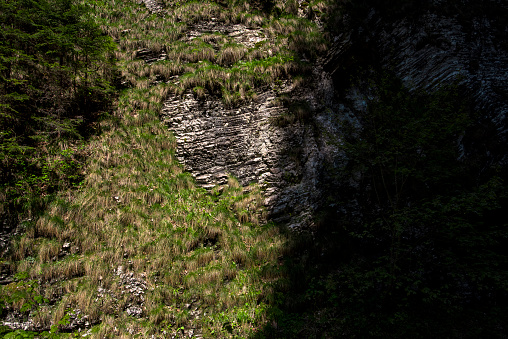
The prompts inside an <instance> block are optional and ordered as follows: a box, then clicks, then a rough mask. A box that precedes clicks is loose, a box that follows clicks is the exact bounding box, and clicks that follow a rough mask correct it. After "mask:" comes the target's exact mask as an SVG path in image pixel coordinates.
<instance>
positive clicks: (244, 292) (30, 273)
mask: <svg viewBox="0 0 508 339" xmlns="http://www.w3.org/2000/svg"><path fill="white" fill-rule="evenodd" d="M166 5H167V11H168V15H166V16H157V15H151V14H149V13H148V12H147V10H146V9H145V8H144V7H143V6H140V5H138V4H136V3H135V2H134V1H132V2H130V1H116V2H114V1H103V2H99V1H96V2H94V5H93V6H94V15H95V18H96V20H97V21H98V22H99V23H100V24H101V25H102V26H103V28H104V30H105V31H107V32H108V33H109V34H110V35H112V36H113V37H114V38H115V39H117V41H118V45H119V48H118V50H117V52H116V58H117V59H118V60H119V67H120V70H121V72H122V75H123V76H124V77H125V78H126V79H127V80H128V81H130V83H131V84H133V86H132V88H128V89H125V90H123V91H122V92H121V94H120V96H119V98H118V100H117V102H116V105H115V111H114V112H112V113H111V114H110V117H109V118H107V119H105V120H104V121H102V122H101V127H100V128H101V130H102V133H101V135H99V136H97V137H95V138H94V139H92V140H91V142H90V143H89V144H88V145H87V147H88V153H89V158H88V159H89V160H88V163H87V165H86V168H85V170H86V176H85V181H84V184H83V185H82V186H81V188H80V189H79V190H71V191H67V192H62V193H61V195H60V196H59V198H58V199H57V200H56V201H55V202H54V203H53V204H52V205H51V206H50V207H49V208H48V210H47V212H46V213H45V214H44V215H43V216H42V217H41V218H40V219H38V220H36V221H34V222H33V223H34V224H33V225H31V226H28V228H27V229H28V231H27V232H26V234H24V235H23V236H22V237H21V238H20V239H17V240H16V241H15V242H14V245H13V251H12V252H13V253H12V257H11V258H10V265H11V266H12V270H13V271H14V272H16V277H17V279H18V282H16V283H13V284H11V285H8V286H6V287H5V288H4V290H3V292H4V294H6V295H9V296H10V297H8V298H7V299H5V300H8V303H7V304H8V305H7V306H9V307H11V309H21V310H23V311H25V314H28V311H29V310H30V309H31V310H32V312H33V314H34V315H35V317H34V320H35V322H36V323H39V324H40V325H42V326H43V327H46V328H47V327H49V326H50V325H54V324H59V327H60V329H63V328H64V327H65V323H66V321H65V319H66V315H69V314H71V313H75V310H77V309H79V310H80V311H81V312H82V314H85V315H87V316H88V318H87V320H88V321H89V322H90V323H91V324H96V325H95V326H94V328H93V331H92V332H93V337H97V338H104V337H131V336H132V335H134V334H140V335H141V336H142V337H148V336H151V335H155V336H156V337H167V336H169V334H171V333H172V334H175V335H182V334H183V333H184V332H183V331H186V333H188V329H191V328H192V329H197V331H198V332H200V331H202V333H203V336H205V337H216V336H219V337H227V336H239V337H246V336H249V334H250V333H252V332H253V331H255V330H256V328H258V327H260V326H262V325H263V324H264V323H265V322H266V319H267V315H266V310H267V309H268V306H269V305H270V303H271V302H273V295H272V288H273V285H274V283H275V282H276V281H277V280H279V279H280V278H282V273H281V272H280V270H279V267H280V266H279V262H278V259H279V258H280V256H281V255H283V251H284V248H285V243H286V241H287V240H286V238H285V237H284V236H283V235H281V234H280V232H279V230H278V228H277V227H275V226H274V225H271V224H267V225H261V224H262V222H263V219H264V218H263V208H262V196H261V192H260V190H259V189H258V188H256V187H255V186H252V187H248V188H246V189H244V188H242V187H239V185H238V183H237V182H236V181H235V180H234V179H233V178H232V179H231V180H230V182H229V184H228V185H227V186H226V187H224V188H223V190H221V191H219V190H218V189H217V190H216V191H214V192H212V193H210V192H206V191H205V190H203V189H200V188H198V187H196V186H195V184H194V182H193V180H192V178H191V177H190V175H189V174H188V173H185V172H183V169H182V167H181V166H180V165H179V164H178V163H177V161H176V160H175V157H174V152H175V140H174V137H173V136H172V135H171V133H170V132H169V131H168V130H167V128H166V127H165V126H164V125H163V124H162V123H161V122H160V120H159V117H158V115H159V110H160V108H161V106H162V102H163V100H164V98H165V96H166V95H167V94H168V93H169V92H170V91H175V92H180V93H181V92H183V91H184V90H186V89H194V91H195V92H199V91H204V93H208V94H217V95H219V96H221V97H222V98H223V100H224V101H225V102H226V103H229V104H239V103H241V102H242V101H244V100H249V97H250V96H252V95H254V93H255V88H256V86H263V85H265V84H268V83H270V82H271V81H273V80H275V79H278V78H279V77H281V76H286V75H288V74H289V73H290V72H291V71H292V70H294V69H296V68H297V66H298V65H297V63H296V62H295V61H294V60H296V58H297V54H295V52H294V50H299V49H301V50H304V49H306V48H309V46H311V48H314V49H315V48H323V45H322V40H321V38H319V37H318V38H316V37H317V35H316V34H314V33H316V32H317V28H316V27H315V26H314V25H312V24H310V22H306V21H302V20H301V19H298V18H296V17H286V18H282V19H278V18H274V17H270V18H267V17H263V16H261V15H260V14H256V15H253V14H251V13H250V10H251V9H250V8H249V5H248V4H239V5H236V6H232V5H229V8H227V7H222V6H219V5H217V4H214V3H208V2H199V3H197V2H189V3H184V4H181V3H172V2H168V3H167V4H166ZM212 16H213V17H216V18H219V20H220V21H222V22H224V23H229V22H244V23H246V24H249V25H252V26H255V27H260V26H261V25H265V29H264V32H266V34H267V37H268V38H272V39H268V40H267V42H266V43H264V44H260V45H259V46H257V47H256V48H254V49H250V50H249V49H247V48H245V47H242V46H237V45H234V44H232V42H231V41H228V39H227V38H225V37H223V36H220V35H215V36H212V37H208V38H209V39H210V40H213V41H214V42H216V44H215V47H216V48H215V49H213V48H211V47H210V45H209V44H207V42H206V41H205V40H206V37H203V38H201V39H196V40H195V41H193V42H188V43H183V42H181V41H179V39H180V38H182V37H183V36H184V35H185V32H186V30H187V29H188V25H190V24H191V23H195V22H199V21H200V20H205V21H206V20H208V19H210V18H211V17H212ZM309 32H310V33H313V34H308V33H309ZM303 36H309V37H311V38H312V39H313V40H312V41H307V40H305V39H306V38H302V37H303ZM276 37H278V40H276V39H275V38H276ZM312 44H314V45H312ZM163 45H165V46H166V48H167V50H168V51H170V53H168V54H169V55H168V56H169V59H170V60H167V61H163V62H157V63H154V64H146V63H144V62H143V61H140V60H135V59H134V58H133V56H134V55H135V50H136V49H139V48H149V49H152V50H154V51H158V50H160V48H161V46H163ZM299 46H300V47H299ZM217 47H218V48H217ZM268 49H272V55H274V56H272V57H270V56H268V55H267V50H268ZM196 55H197V56H196ZM156 75H162V76H163V77H166V78H168V77H169V76H171V75H183V76H182V78H181V80H182V81H180V82H179V83H168V84H166V83H159V84H153V83H152V80H153V79H154V77H155V76H156ZM64 244H66V245H65V249H67V250H68V252H69V254H68V255H66V256H61V255H60V256H59V253H62V252H61V250H62V247H63V246H64ZM69 244H70V247H69ZM119 266H122V268H123V270H124V272H125V271H127V272H128V273H130V272H132V276H133V277H134V279H137V280H138V281H141V282H142V283H143V284H144V285H146V287H147V289H146V291H145V294H144V302H143V303H142V309H143V313H142V316H141V317H140V318H136V317H133V316H129V315H128V314H127V313H126V309H127V308H128V307H129V306H130V305H131V304H136V305H139V304H140V303H141V300H140V297H139V296H134V295H133V294H130V293H123V287H122V284H123V282H122V278H121V277H120V275H118V274H115V270H116V272H118V270H117V268H118V267H119ZM34 286H35V289H30V287H34ZM17 290H22V291H24V293H22V294H19V293H18V294H16V293H17V292H15V291H17ZM100 291H106V292H100ZM15 294H16V295H18V297H13V296H14V295H15ZM20 295H21V297H20ZM39 296H42V297H44V298H47V299H46V300H43V299H40V298H39ZM48 301H49V302H48ZM27 305H28V307H27ZM189 305H192V306H189ZM27 309H28V310H27ZM182 330H183V331H182Z"/></svg>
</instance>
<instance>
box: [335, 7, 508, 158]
mask: <svg viewBox="0 0 508 339" xmlns="http://www.w3.org/2000/svg"><path fill="white" fill-rule="evenodd" d="M461 6H462V7H456V6H454V5H453V4H452V2H450V3H442V2H437V1H434V2H433V3H432V4H430V5H427V6H426V7H425V10H424V11H422V12H421V13H414V12H413V11H411V12H410V13H409V12H408V13H405V12H402V14H400V13H399V15H395V16H394V17H390V13H389V12H388V10H385V12H383V11H382V9H381V8H374V9H370V10H369V12H368V13H365V19H363V21H362V23H361V25H360V27H358V26H352V24H351V23H346V24H345V25H344V27H345V31H344V32H343V33H341V34H339V35H338V36H337V37H336V38H335V41H334V44H333V47H332V48H331V50H330V53H329V56H328V59H327V61H326V66H325V68H326V69H327V71H329V72H330V73H331V74H332V76H333V77H334V78H335V79H337V80H339V81H340V78H341V77H343V76H344V74H343V73H341V72H343V70H344V68H341V66H343V65H344V64H348V63H349V62H350V59H351V57H352V56H354V57H356V58H359V59H360V60H362V62H363V63H364V65H362V67H368V65H369V64H370V65H374V66H375V67H380V68H383V69H387V70H391V71H393V72H394V73H395V74H396V75H397V76H398V77H399V78H400V79H402V81H403V82H404V84H405V85H406V86H407V87H409V88H412V89H423V90H427V91H434V90H436V89H438V88H439V87H441V86H442V85H444V84H452V83H454V84H457V85H458V86H459V87H460V88H461V89H462V90H463V95H464V97H467V98H470V99H471V101H472V103H473V107H472V108H473V109H474V110H476V111H478V112H480V113H482V115H483V121H482V123H484V124H485V123H487V124H493V126H495V127H493V129H494V130H493V131H492V133H491V134H496V137H497V138H499V140H498V141H497V143H505V142H506V141H507V137H508V135H507V132H508V121H507V119H506V116H507V113H508V100H507V99H508V90H507V89H508V45H507V44H506V41H507V38H508V29H507V26H506V17H507V16H508V4H507V3H506V2H500V1H480V2H474V1H463V2H462V4H461ZM422 7H424V6H422ZM345 18H346V19H345V21H348V19H351V18H348V17H347V16H346V17H345ZM352 22H355V23H356V24H357V21H354V20H352ZM490 137H493V135H491V136H490ZM501 153H505V152H504V151H502V152H501ZM503 158H504V159H503ZM497 161H499V162H501V163H506V161H507V159H506V157H505V156H504V155H502V154H499V155H498V159H497Z"/></svg>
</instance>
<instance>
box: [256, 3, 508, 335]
mask: <svg viewBox="0 0 508 339" xmlns="http://www.w3.org/2000/svg"><path fill="white" fill-rule="evenodd" d="M337 10H338V12H337V13H338V14H337V16H336V17H335V19H333V20H334V21H333V22H335V23H336V22H340V25H339V26H334V27H330V26H329V28H330V31H331V32H332V33H334V34H339V33H344V32H348V30H347V28H355V29H354V30H353V31H352V32H351V31H349V32H351V38H350V43H349V45H346V46H342V47H340V48H342V50H340V53H338V57H337V58H335V59H334V58H331V59H329V63H328V64H327V65H325V66H326V68H327V70H328V71H330V72H333V74H334V84H335V86H336V90H337V96H338V97H341V98H344V97H345V95H346V94H347V92H348V90H349V89H350V88H352V87H354V88H356V89H357V90H359V92H361V93H363V94H364V95H366V96H367V95H368V96H369V97H371V98H372V99H371V100H370V101H369V102H368V108H367V110H365V111H364V112H361V111H354V112H355V119H357V120H356V122H358V123H359V124H356V123H353V122H350V123H347V122H346V123H344V125H343V133H344V141H345V142H344V145H343V150H344V152H345V154H346V157H347V163H346V164H344V166H343V167H342V168H340V169H337V168H334V167H333V166H330V168H329V169H327V170H326V171H324V172H323V173H322V177H321V178H320V181H321V182H322V183H323V184H324V185H326V188H327V190H326V191H327V193H326V194H325V196H326V197H327V198H326V203H324V204H323V206H326V207H324V208H322V209H321V210H320V211H318V212H317V213H316V215H315V216H314V220H315V223H316V230H315V232H314V233H313V234H311V233H304V234H299V235H291V237H292V241H291V244H290V246H289V249H288V252H289V255H287V256H286V258H285V265H284V270H285V272H286V274H287V280H285V281H282V282H279V285H278V286H277V288H278V292H277V293H276V294H275V295H274V296H273V302H274V303H275V304H276V305H278V306H276V307H273V308H272V309H270V320H271V321H270V322H269V323H270V324H269V325H268V326H266V327H265V328H264V329H261V330H260V331H259V332H258V333H257V334H256V335H255V336H253V337H255V338H336V337H346V338H354V337H359V338H363V337H386V338H393V337H397V338H408V337H411V338H413V337H414V338H478V337H489V338H490V337H492V338H504V337H507V336H508V328H506V323H507V321H508V284H507V283H506V281H507V279H508V258H507V257H506V255H505V250H504V249H505V248H506V247H507V246H508V229H507V227H506V226H507V225H508V216H507V215H506V213H504V212H503V211H506V210H507V209H508V195H507V194H506V192H507V191H508V190H507V189H508V187H507V180H508V168H506V166H505V165H503V163H502V161H503V158H505V157H506V154H507V153H508V152H507V151H508V149H507V148H506V144H505V143H504V142H503V140H502V137H501V136H500V134H499V133H498V128H499V126H495V125H494V123H493V122H492V120H490V119H489V118H487V116H491V115H489V114H486V113H489V112H478V111H476V110H475V108H474V107H475V104H474V103H473V102H472V100H471V99H470V97H471V96H472V94H473V93H471V90H470V89H468V88H465V87H461V86H456V85H446V86H445V85H443V86H441V88H439V89H437V90H434V91H433V92H432V93H428V92H425V91H421V90H412V91H409V90H408V89H407V88H405V87H404V86H403V84H402V82H401V81H400V80H399V79H398V78H397V77H396V76H395V75H394V74H393V72H390V71H387V70H385V69H383V68H382V67H381V65H380V62H379V56H378V55H377V52H376V49H375V47H374V46H375V45H373V44H368V43H365V39H364V37H362V34H363V33H362V31H363V32H365V31H366V30H369V29H375V27H373V26H369V25H372V23H373V22H374V23H375V22H376V18H377V19H379V18H383V20H386V21H385V23H386V22H390V20H398V19H401V18H405V19H407V20H412V19H413V18H414V19H415V20H417V18H418V16H419V14H420V13H422V11H425V10H429V11H436V12H437V11H442V13H448V12H450V13H454V15H455V14H456V15H457V17H458V18H459V20H460V21H461V23H462V24H464V25H466V26H467V23H468V22H471V21H472V19H473V17H475V16H476V17H478V16H480V17H481V16H482V15H492V17H493V18H499V17H501V15H500V14H499V13H503V11H505V6H503V5H501V4H499V3H498V2H493V1H483V2H476V3H474V2H466V3H465V4H464V6H463V7H460V6H459V3H458V2H448V3H446V4H437V3H436V2H431V1H428V2H423V3H422V2H415V1H395V2H390V3H386V2H383V1H362V2H357V1H356V2H354V1H351V2H347V1H344V2H341V3H340V4H338V6H337ZM447 11H448V12H447ZM369 13H370V17H369ZM372 13H374V14H372ZM337 18H339V19H337ZM367 18H369V19H367ZM373 18H374V19H373ZM369 20H370V21H369ZM493 22H497V21H496V20H493ZM359 27H361V29H358V28H359ZM342 29H344V30H342ZM341 30H342V31H341ZM501 31H503V30H501ZM343 102H344V104H346V105H348V104H351V103H348V102H347V100H343ZM359 126H361V128H359Z"/></svg>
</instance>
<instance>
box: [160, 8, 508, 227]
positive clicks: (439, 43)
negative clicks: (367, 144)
mask: <svg viewBox="0 0 508 339" xmlns="http://www.w3.org/2000/svg"><path fill="white" fill-rule="evenodd" d="M436 6H437V7H436ZM443 6H444V5H443ZM500 6H502V8H503V6H504V7H506V6H505V5H502V4H501V5H500ZM432 8H433V9H432V10H430V9H429V10H427V11H426V12H424V13H422V14H421V15H418V16H412V17H398V18H397V17H394V18H387V17H383V16H382V15H384V14H383V13H378V12H376V10H375V9H373V10H371V11H370V13H369V15H368V16H366V19H365V20H364V22H363V23H362V25H363V26H361V27H349V28H350V30H347V29H345V30H344V31H343V32H341V33H340V34H339V35H338V36H336V37H335V39H334V43H333V45H332V47H331V48H330V51H329V53H328V56H327V57H326V58H324V59H323V60H322V61H321V62H318V63H317V64H316V65H315V66H314V70H313V75H312V77H311V80H308V82H307V84H306V85H305V90H303V89H302V87H297V86H294V85H293V84H291V83H289V82H288V83H286V84H285V85H284V86H282V88H275V87H272V88H269V89H265V90H263V91H260V92H259V93H258V97H257V100H255V101H253V102H251V103H249V104H247V105H244V106H242V107H240V108H237V109H229V108H226V107H224V105H223V104H222V103H221V101H220V100H219V99H218V98H213V97H206V98H205V99H199V98H197V97H195V96H194V95H193V94H191V93H188V94H186V95H184V96H183V97H176V96H173V97H171V98H169V99H168V100H167V101H166V103H165V107H164V109H163V119H164V120H165V121H166V123H167V124H168V127H169V128H170V129H171V130H173V131H174V132H175V136H176V138H177V144H178V150H177V155H178V157H179V159H180V160H181V162H182V163H183V164H184V166H185V169H186V170H188V171H190V172H191V173H192V174H193V176H194V177H195V178H196V180H197V181H198V183H200V184H201V185H203V187H207V188H210V187H213V186H215V185H220V184H223V183H225V181H226V178H227V176H228V175H233V176H235V177H237V178H238V179H239V181H240V182H241V183H242V184H244V185H247V184H249V183H252V182H255V183H258V184H261V185H262V186H263V187H264V188H265V189H266V205H267V207H268V209H269V210H270V211H271V213H272V217H274V218H276V219H278V220H282V221H285V222H287V223H288V224H289V225H291V226H295V227H300V226H304V227H307V226H312V225H313V218H312V217H311V216H312V214H313V213H314V211H316V210H317V209H319V208H322V207H323V206H324V205H325V203H324V202H323V196H324V195H325V193H324V192H325V191H327V190H328V191H329V190H330V189H333V188H331V187H333V185H334V183H333V176H330V175H327V174H326V173H333V171H336V170H337V169H339V168H340V167H341V166H343V164H344V162H345V160H344V159H343V154H342V153H341V151H340V147H338V146H339V145H340V139H341V121H342V120H344V119H350V118H354V112H355V111H358V110H365V109H366V107H367V102H368V100H369V99H372V97H371V96H370V93H369V89H368V88H365V87H362V88H358V87H355V85H352V86H351V84H349V85H348V86H350V87H347V88H340V87H341V86H342V84H343V82H341V81H342V80H341V78H344V77H346V76H347V71H348V70H347V68H348V65H349V64H350V63H351V58H352V57H354V58H356V59H360V62H361V63H363V64H362V67H366V68H368V67H371V66H373V67H375V68H377V69H388V70H392V71H393V72H395V74H396V75H397V76H398V77H399V78H400V79H402V80H403V82H404V83H405V85H406V86H407V87H409V88H413V89H424V90H428V91H433V90H436V89H438V88H439V87H440V86H441V85H443V84H451V83H458V84H459V86H460V87H461V88H462V89H463V91H464V95H465V96H468V97H470V98H471V99H472V102H473V104H474V107H473V108H474V109H475V110H478V111H480V112H482V113H483V117H484V118H483V121H487V122H488V123H489V124H492V125H493V126H495V129H496V133H494V134H496V135H495V136H494V134H493V135H491V136H490V137H492V138H493V137H495V138H497V139H496V140H497V141H496V143H497V144H499V143H502V141H500V140H505V139H506V136H505V134H506V132H507V131H508V126H507V121H506V114H507V112H508V101H507V100H506V99H507V98H508V92H507V90H506V88H508V86H507V85H508V57H507V56H508V50H507V45H506V44H505V43H503V42H502V41H500V40H498V38H499V37H501V36H507V31H506V26H503V25H500V23H499V18H498V17H496V15H494V16H487V15H482V14H481V13H480V14H478V15H477V16H475V15H472V17H470V18H468V19H467V20H464V19H463V18H462V19H461V17H460V15H455V14H453V13H450V12H449V11H448V12H447V11H439V5H435V7H432ZM200 25H201V26H199V27H198V26H197V27H196V29H194V30H191V32H190V33H189V35H188V36H187V39H192V38H194V37H197V36H200V35H201V34H202V33H203V32H205V31H207V32H214V31H220V32H222V33H224V34H228V35H231V36H235V37H237V38H238V42H239V43H244V44H246V45H248V44H249V43H250V44H253V43H255V42H257V41H259V40H257V39H260V37H261V36H262V34H261V33H262V32H259V31H252V32H251V31H250V30H248V29H247V28H246V27H240V26H241V25H236V26H233V25H231V26H223V25H220V24H217V23H215V22H210V23H205V24H200ZM203 25H204V26H203ZM346 26H347V25H346ZM346 26H345V27H346ZM346 28H347V27H346ZM249 34H250V35H249ZM235 39H236V38H235ZM321 64H322V65H323V67H321V66H320V65H321ZM357 66H358V64H357ZM345 69H346V71H345ZM332 79H333V81H332ZM334 87H335V89H334ZM336 89H338V90H336ZM281 94H284V95H285V96H286V97H288V98H290V100H297V101H301V102H306V103H307V106H306V107H307V108H306V109H307V110H308V111H309V114H308V115H307V116H306V118H305V119H293V120H291V119H289V120H291V122H289V123H283V124H280V123H277V122H278V121H279V122H280V121H281V120H280V119H281V117H288V116H291V114H292V112H291V111H290V110H289V109H288V107H284V106H283V105H281V104H280V102H279V101H278V99H277V97H280V95H281ZM477 142H478V141H477ZM466 151H467V150H466ZM485 152H486V153H489V154H490V153H491V151H490V150H485ZM505 154H506V152H505V151H504V148H503V149H502V150H501V151H499V152H498V155H497V158H496V161H498V162H503V161H504V162H505V161H506V159H503V157H505ZM324 173H325V174H324Z"/></svg>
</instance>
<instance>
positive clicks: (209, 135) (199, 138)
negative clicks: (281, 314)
mask: <svg viewBox="0 0 508 339" xmlns="http://www.w3.org/2000/svg"><path fill="white" fill-rule="evenodd" d="M322 75H323V73H322V71H318V70H316V77H319V76H322ZM325 83H326V85H325V86H324V84H325ZM318 85H319V86H318ZM312 86H313V87H314V88H313V90H312V91H307V92H306V93H304V92H303V91H302V90H296V91H295V90H294V88H293V86H292V85H290V84H287V86H282V88H281V89H279V90H278V94H279V95H281V94H282V93H286V94H288V95H292V96H297V95H296V93H297V92H298V94H299V95H298V96H297V97H298V98H299V99H300V100H304V101H305V102H307V103H310V105H309V106H308V107H307V106H306V107H305V109H307V110H311V111H313V112H315V113H316V115H313V116H312V117H311V119H310V120H306V121H303V120H301V119H298V118H297V117H293V116H292V115H291V114H293V113H292V112H290V111H289V109H288V108H286V107H284V106H282V105H281V104H280V103H279V102H278V100H277V93H276V91H275V90H274V89H267V90H265V91H262V92H260V93H259V94H258V96H257V98H256V100H255V101H253V102H251V103H250V104H248V105H244V106H242V107H240V108H234V109H232V108H230V109H228V108H226V107H224V105H223V104H222V102H221V101H220V100H218V99H216V100H213V99H212V98H209V97H208V98H206V99H199V98H196V97H195V96H194V95H193V94H187V95H184V96H183V97H176V96H174V97H171V98H169V99H168V100H167V101H166V103H165V105H164V109H163V111H162V112H163V113H162V114H163V119H164V121H165V122H166V123H167V124H168V126H169V128H170V129H171V130H172V131H174V133H175V136H176V139H177V145H178V146H177V156H178V158H179V160H180V161H181V162H182V164H183V165H184V167H185V169H186V170H187V171H190V172H191V173H192V174H193V176H194V177H195V178H196V180H197V182H198V183H200V184H201V185H202V186H203V187H205V188H211V187H214V186H215V185H221V184H225V183H226V182H227V178H228V176H229V175H232V176H234V177H236V178H237V179H238V180H239V181H240V183H241V184H243V185H248V184H250V183H257V184H260V185H261V186H262V187H264V188H265V194H266V200H265V203H266V206H267V207H268V208H269V211H270V212H271V214H272V216H273V217H275V218H281V219H282V220H285V221H289V222H290V224H291V225H293V226H294V227H296V226H301V225H302V224H305V225H308V224H310V223H311V221H310V215H311V212H312V211H313V210H314V209H315V208H316V207H317V206H318V205H319V204H318V203H317V202H318V201H319V199H320V189H319V186H320V183H319V177H320V172H321V166H322V165H323V159H324V158H329V160H332V159H334V158H335V157H336V156H337V154H336V153H338V152H339V151H338V150H337V149H336V147H330V146H329V145H327V143H326V142H325V140H324V139H323V137H322V136H321V133H322V132H323V131H325V130H328V131H329V133H330V134H331V135H335V134H336V133H337V131H335V130H333V129H334V128H337V126H335V124H333V123H332V124H331V123H330V119H332V118H331V116H329V115H330V113H332V111H330V110H328V111H327V110H325V109H324V107H325V105H324V102H322V103H318V100H317V99H318V98H320V99H325V100H326V99H327V100H328V101H329V102H330V103H331V99H332V94H333V85H332V83H331V79H329V78H326V77H325V78H323V79H321V81H320V82H315V83H313V84H312ZM318 88H321V90H318ZM316 93H319V95H316ZM285 118H287V119H289V120H290V122H283V123H281V122H280V120H281V119H285ZM291 119H294V121H291ZM318 125H319V127H318ZM317 130H320V131H321V132H319V133H318V132H317ZM290 214H293V217H291V218H288V216H289V215H290Z"/></svg>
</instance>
